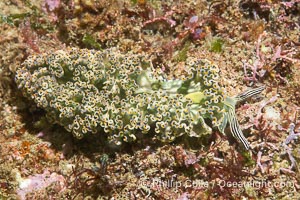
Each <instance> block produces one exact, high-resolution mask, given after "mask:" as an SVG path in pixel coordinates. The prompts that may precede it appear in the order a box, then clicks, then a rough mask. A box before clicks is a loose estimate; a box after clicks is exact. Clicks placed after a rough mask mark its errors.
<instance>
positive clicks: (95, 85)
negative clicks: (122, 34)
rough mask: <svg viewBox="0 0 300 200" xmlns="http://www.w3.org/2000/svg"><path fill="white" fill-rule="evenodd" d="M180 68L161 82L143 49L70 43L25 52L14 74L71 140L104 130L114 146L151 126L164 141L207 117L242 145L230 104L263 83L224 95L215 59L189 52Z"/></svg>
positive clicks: (200, 126)
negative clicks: (97, 47) (182, 72)
mask: <svg viewBox="0 0 300 200" xmlns="http://www.w3.org/2000/svg"><path fill="white" fill-rule="evenodd" d="M185 70H186V76H182V77H181V78H180V79H175V80H168V79H167V78H166V77H165V75H164V74H163V73H162V72H160V71H159V70H157V69H154V68H153V67H152V65H151V62H150V61H149V59H147V57H146V56H145V55H143V54H135V53H132V52H128V53H126V54H122V53H121V52H120V51H119V50H117V49H115V48H112V49H107V50H101V51H96V50H88V49H76V48H71V49H67V50H59V51H57V52H54V53H48V54H40V55H33V56H30V57H29V58H28V59H27V60H26V61H25V62H24V63H23V65H22V66H21V67H20V68H19V69H18V70H17V72H16V77H15V78H16V83H17V85H18V87H19V88H20V89H22V91H23V94H24V95H25V96H26V97H28V98H29V99H32V100H34V101H35V103H36V104H37V105H38V106H39V107H41V108H43V109H45V110H46V112H47V118H48V119H49V121H50V122H53V123H57V124H60V125H61V126H63V127H65V129H66V130H68V131H70V132H72V133H73V134H74V135H75V136H76V137H77V138H82V137H83V136H84V135H85V134H88V133H97V132H100V131H101V130H104V131H105V132H106V133H107V134H108V140H109V141H110V142H114V143H116V144H121V143H122V141H126V142H129V141H133V140H135V139H136V132H137V131H141V132H142V133H147V132H149V130H150V129H151V128H152V127H153V128H154V129H155V132H156V134H155V137H157V138H158V139H159V140H161V141H166V142H170V141H173V140H174V139H175V138H176V137H178V136H181V135H183V134H187V135H189V136H191V137H200V136H201V135H203V134H207V133H210V132H211V128H210V127H209V126H208V125H207V124H206V123H205V121H204V119H210V120H211V121H212V125H213V126H214V127H217V128H218V129H219V130H220V131H221V132H222V133H224V129H225V127H226V125H227V122H229V124H230V128H231V132H232V134H233V135H234V136H235V137H236V138H237V139H239V140H240V141H241V142H242V143H243V145H244V146H245V148H246V149H248V148H249V143H248V142H247V140H246V139H245V137H244V136H243V133H242V132H241V129H240V127H239V125H238V123H237V120H236V117H235V104H236V103H237V102H238V101H240V100H243V99H245V98H247V97H249V96H252V95H254V94H258V93H260V92H261V91H262V90H263V87H259V88H256V89H252V90H249V91H247V92H245V93H243V94H241V95H237V96H236V97H231V98H230V97H225V94H224V92H223V89H222V87H221V86H220V84H219V70H218V67H217V66H216V65H215V64H213V63H212V62H210V61H209V60H206V59H201V60H199V59H196V58H193V57H189V58H188V59H187V60H186V61H185Z"/></svg>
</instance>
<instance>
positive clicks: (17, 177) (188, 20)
mask: <svg viewBox="0 0 300 200" xmlns="http://www.w3.org/2000/svg"><path fill="white" fill-rule="evenodd" d="M0 7H1V11H0V58H1V59H0V103H1V104H0V144H1V145H0V199H178V200H186V199H300V195H299V191H300V174H299V161H300V141H299V139H298V136H299V135H300V91H299V88H300V51H299V46H300V36H299V35H300V24H299V23H300V16H299V13H300V1H299V0H290V1H285V0H240V1H238V0H234V1H230V0H225V1H202V0H194V1H184V0H177V1H176V0H175V1H159V0H157V1H156V0H115V1H105V0H38V1H33V0H25V1H23V0H6V1H4V0H1V1H0ZM68 47H77V48H88V49H96V50H101V49H106V48H110V47H118V48H119V49H120V51H122V52H127V51H131V50H132V51H135V52H142V53H144V54H146V55H148V56H149V57H150V58H151V62H152V63H153V66H154V67H155V68H161V70H162V71H164V73H166V74H167V75H168V76H170V77H176V75H178V74H180V73H182V71H184V65H182V62H183V61H184V60H185V59H186V58H188V57H190V56H194V57H196V58H199V59H202V58H206V59H208V60H211V61H213V62H214V63H215V64H216V65H217V66H218V67H219V70H220V82H221V83H222V87H223V88H224V91H225V94H226V95H228V96H234V95H236V94H238V93H240V92H242V91H245V90H247V89H249V88H255V87H258V86H261V85H265V87H266V89H265V90H264V91H263V92H262V93H261V94H259V95H256V96H254V97H252V98H249V99H247V100H246V101H244V102H243V103H241V104H239V105H238V106H237V108H236V113H237V119H238V121H239V124H240V125H241V127H242V130H243V133H244V134H245V136H246V138H247V139H248V141H249V142H250V145H251V147H252V150H251V151H246V150H245V149H244V148H243V147H242V145H241V144H240V143H239V142H237V141H236V140H235V139H234V138H233V137H232V136H231V135H230V131H227V132H228V134H226V135H223V134H221V133H220V132H219V131H217V130H213V132H212V134H211V135H209V136H206V138H204V139H203V138H188V137H185V136H182V137H179V138H177V139H176V140H175V141H174V142H172V143H162V142H160V141H157V140H155V139H154V137H152V135H151V134H148V135H147V134H146V135H145V136H144V137H142V138H141V139H138V140H136V141H134V142H132V143H125V144H123V145H121V146H114V145H111V144H109V143H108V142H107V140H106V139H105V133H98V134H95V135H90V136H87V137H84V138H83V139H81V140H77V139H75V138H74V137H73V136H72V134H71V133H69V132H67V131H66V130H65V129H64V128H62V127H60V126H59V125H52V124H50V123H49V122H48V121H47V119H46V118H45V112H44V110H43V109H41V108H39V107H37V106H36V105H35V104H34V102H33V101H30V100H28V99H26V98H25V97H23V95H22V92H21V91H19V90H18V88H17V85H16V83H15V81H14V79H15V78H14V76H15V72H16V71H17V69H18V68H19V67H20V66H21V63H22V62H23V61H24V60H25V59H26V58H27V57H28V56H29V55H31V54H39V53H46V52H54V51H56V50H64V49H66V48H68ZM100 136H101V137H100Z"/></svg>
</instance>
